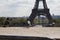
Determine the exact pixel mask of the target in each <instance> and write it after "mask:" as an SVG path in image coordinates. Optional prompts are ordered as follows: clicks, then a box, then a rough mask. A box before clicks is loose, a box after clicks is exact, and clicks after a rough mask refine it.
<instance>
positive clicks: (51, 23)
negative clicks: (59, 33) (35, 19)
mask: <svg viewBox="0 0 60 40" xmlns="http://www.w3.org/2000/svg"><path fill="white" fill-rule="evenodd" d="M45 13H46V17H47V19H48V21H49V23H48V25H47V26H54V24H55V23H54V21H53V19H52V17H51V15H50V12H49V9H48V10H46V12H45Z"/></svg>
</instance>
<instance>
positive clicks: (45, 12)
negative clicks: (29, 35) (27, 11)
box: [27, 0, 55, 26]
mask: <svg viewBox="0 0 60 40" xmlns="http://www.w3.org/2000/svg"><path fill="white" fill-rule="evenodd" d="M40 1H42V3H43V7H44V9H38V7H39V2H40ZM49 11H50V10H49V8H48V7H47V3H46V0H36V2H35V5H34V8H33V9H32V13H31V15H30V16H29V18H28V19H27V22H30V23H31V25H33V20H34V18H35V17H36V16H38V15H44V16H46V18H47V19H48V21H49V22H48V25H47V26H52V25H53V24H55V23H54V22H53V19H52V17H51V15H50V12H49Z"/></svg>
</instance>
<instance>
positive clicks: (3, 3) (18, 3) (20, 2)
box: [0, 0, 60, 17]
mask: <svg viewBox="0 0 60 40" xmlns="http://www.w3.org/2000/svg"><path fill="white" fill-rule="evenodd" d="M34 4H35V0H0V16H5V17H8V16H9V17H15V16H16V17H19V16H29V15H30V14H31V11H32V9H33V7H34ZM47 5H48V7H49V9H50V12H51V14H55V15H60V0H47Z"/></svg>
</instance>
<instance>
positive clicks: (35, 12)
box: [27, 9, 37, 25]
mask: <svg viewBox="0 0 60 40" xmlns="http://www.w3.org/2000/svg"><path fill="white" fill-rule="evenodd" d="M36 16H37V10H36V9H33V10H32V13H31V15H30V17H29V18H28V19H27V21H30V24H31V25H33V20H34V18H35V17H36ZM28 24H29V23H28Z"/></svg>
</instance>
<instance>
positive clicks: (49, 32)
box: [0, 26, 60, 38]
mask: <svg viewBox="0 0 60 40" xmlns="http://www.w3.org/2000/svg"><path fill="white" fill-rule="evenodd" d="M0 35H13V36H16V35H17V36H38V37H49V38H60V27H41V26H35V27H30V28H25V27H6V28H3V27H0Z"/></svg>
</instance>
